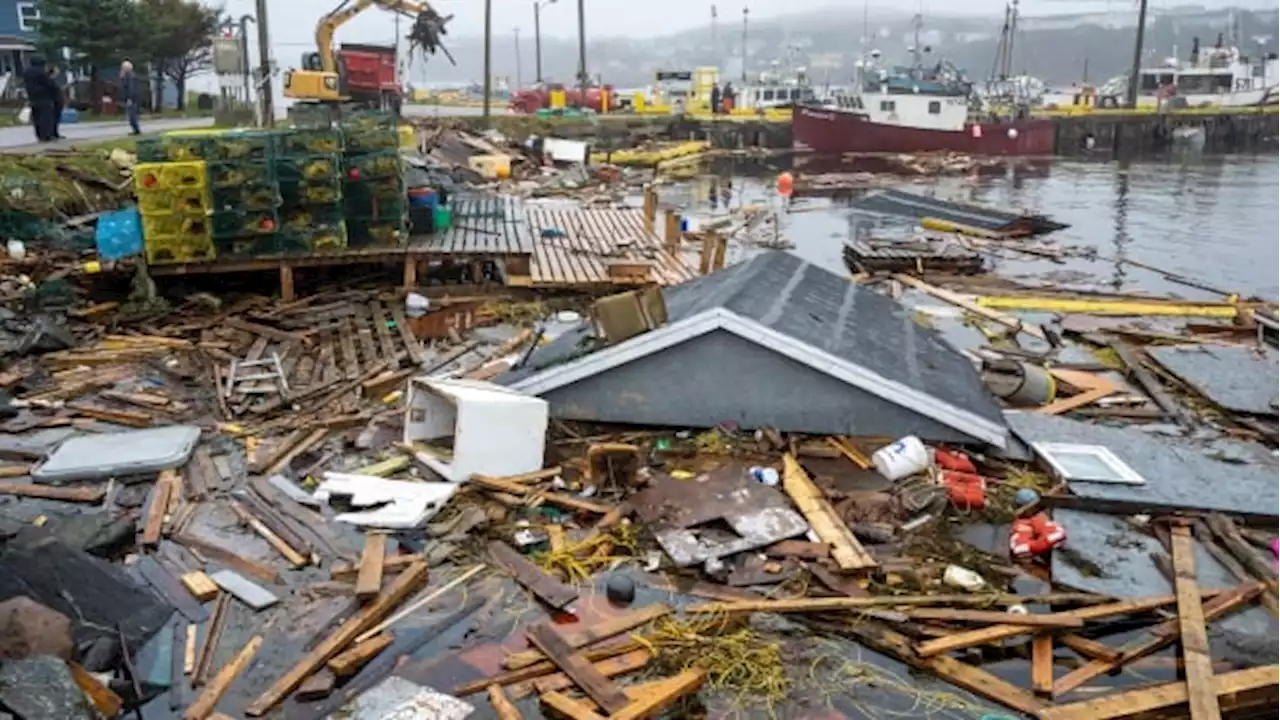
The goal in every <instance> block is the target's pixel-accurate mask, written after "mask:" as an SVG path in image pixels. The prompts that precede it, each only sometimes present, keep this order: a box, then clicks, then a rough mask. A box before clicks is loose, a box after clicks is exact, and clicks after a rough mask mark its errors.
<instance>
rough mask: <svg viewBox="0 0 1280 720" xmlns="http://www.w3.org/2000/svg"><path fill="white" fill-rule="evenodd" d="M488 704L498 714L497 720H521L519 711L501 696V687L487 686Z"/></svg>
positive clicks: (505, 697)
mask: <svg viewBox="0 0 1280 720" xmlns="http://www.w3.org/2000/svg"><path fill="white" fill-rule="evenodd" d="M489 704H490V705H492V706H493V711H494V712H495V713H497V714H498V720H521V716H520V711H519V710H517V709H516V706H515V705H513V704H512V703H511V701H510V700H508V699H507V696H506V695H505V694H503V692H502V686H501V685H490V686H489Z"/></svg>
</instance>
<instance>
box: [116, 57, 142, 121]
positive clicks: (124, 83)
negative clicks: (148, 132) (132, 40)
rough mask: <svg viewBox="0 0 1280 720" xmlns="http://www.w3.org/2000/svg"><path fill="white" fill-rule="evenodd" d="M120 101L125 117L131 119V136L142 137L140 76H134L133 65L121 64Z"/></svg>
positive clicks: (128, 63)
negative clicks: (139, 117) (139, 109)
mask: <svg viewBox="0 0 1280 720" xmlns="http://www.w3.org/2000/svg"><path fill="white" fill-rule="evenodd" d="M120 100H121V101H122V102H123V103H124V114H125V117H127V118H129V134H130V135H141V134H142V130H140V129H138V76H137V75H134V74H133V63H131V62H129V61H128V60H125V61H124V62H122V63H120Z"/></svg>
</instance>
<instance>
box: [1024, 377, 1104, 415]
mask: <svg viewBox="0 0 1280 720" xmlns="http://www.w3.org/2000/svg"><path fill="white" fill-rule="evenodd" d="M1049 372H1050V373H1052V374H1053V376H1054V377H1055V378H1057V379H1059V380H1062V381H1063V382H1066V383H1068V384H1070V385H1073V386H1075V387H1077V388H1079V389H1081V390H1083V391H1084V392H1081V393H1079V394H1078V395H1072V396H1071V397H1069V398H1063V399H1061V400H1055V401H1054V402H1051V403H1049V404H1048V405H1044V406H1041V407H1038V408H1036V412H1038V413H1043V414H1045V415H1061V414H1062V413H1065V412H1068V411H1070V410H1074V409H1076V408H1080V407H1084V406H1085V405H1091V404H1093V403H1095V402H1097V401H1099V400H1101V399H1102V398H1104V397H1106V396H1108V395H1110V394H1112V393H1114V392H1116V391H1118V390H1119V389H1120V386H1118V385H1116V384H1115V383H1113V382H1111V381H1110V380H1107V379H1106V378H1104V377H1101V376H1099V375H1094V374H1092V373H1086V372H1080V371H1079V370H1062V369H1059V368H1054V369H1052V370H1050V371H1049Z"/></svg>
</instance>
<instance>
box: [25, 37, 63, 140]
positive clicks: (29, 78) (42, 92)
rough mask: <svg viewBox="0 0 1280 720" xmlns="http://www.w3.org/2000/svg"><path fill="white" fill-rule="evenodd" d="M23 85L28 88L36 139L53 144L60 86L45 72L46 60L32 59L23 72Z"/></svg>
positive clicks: (28, 99) (28, 100) (37, 57)
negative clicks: (56, 105) (55, 105)
mask: <svg viewBox="0 0 1280 720" xmlns="http://www.w3.org/2000/svg"><path fill="white" fill-rule="evenodd" d="M22 83H23V85H24V86H26V91H27V102H28V103H30V105H31V124H32V125H34V126H35V129H36V139H37V140H39V141H40V142H51V141H52V140H53V139H54V135H55V130H54V127H53V101H54V99H55V98H57V96H58V86H57V85H56V84H54V82H53V79H52V78H50V77H49V73H48V71H47V70H45V66H44V58H42V57H39V56H36V57H33V58H31V61H30V62H28V63H27V69H26V70H24V71H23V72H22Z"/></svg>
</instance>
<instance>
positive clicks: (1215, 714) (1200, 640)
mask: <svg viewBox="0 0 1280 720" xmlns="http://www.w3.org/2000/svg"><path fill="white" fill-rule="evenodd" d="M1170 533H1171V535H1172V537H1171V541H1172V545H1173V571H1174V592H1175V594H1176V595H1177V596H1178V630H1179V636H1180V637H1181V639H1182V663H1183V667H1184V670H1185V674H1186V680H1187V697H1188V704H1189V705H1190V707H1191V720H1221V718H1222V712H1221V711H1220V710H1219V708H1218V696H1217V694H1216V693H1214V692H1213V659H1212V658H1211V657H1209V635H1208V632H1207V630H1206V629H1205V618H1204V606H1203V605H1202V604H1201V602H1200V591H1199V586H1197V585H1196V561H1195V555H1194V552H1195V550H1194V547H1195V543H1194V541H1192V539H1191V528H1189V527H1187V526H1186V525H1175V526H1174V527H1172V528H1171V529H1170Z"/></svg>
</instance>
